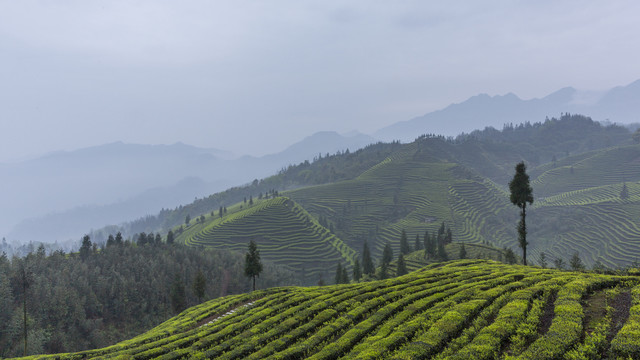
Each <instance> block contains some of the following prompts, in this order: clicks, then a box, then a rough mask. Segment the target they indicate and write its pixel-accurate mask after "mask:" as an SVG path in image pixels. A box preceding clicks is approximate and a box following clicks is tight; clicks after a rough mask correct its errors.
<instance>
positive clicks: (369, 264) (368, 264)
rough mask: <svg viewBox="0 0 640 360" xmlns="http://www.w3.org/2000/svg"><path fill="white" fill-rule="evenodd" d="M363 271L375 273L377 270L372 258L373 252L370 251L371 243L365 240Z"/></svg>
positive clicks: (367, 273)
mask: <svg viewBox="0 0 640 360" xmlns="http://www.w3.org/2000/svg"><path fill="white" fill-rule="evenodd" d="M362 271H363V272H364V273H365V274H366V275H373V274H375V272H376V268H375V266H374V265H373V260H371V252H370V251H369V244H368V243H367V241H366V240H365V242H364V247H363V249H362Z"/></svg>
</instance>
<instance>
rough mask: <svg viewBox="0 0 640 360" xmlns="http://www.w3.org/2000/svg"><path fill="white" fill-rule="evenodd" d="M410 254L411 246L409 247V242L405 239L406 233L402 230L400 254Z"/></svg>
mask: <svg viewBox="0 0 640 360" xmlns="http://www.w3.org/2000/svg"><path fill="white" fill-rule="evenodd" d="M410 252H411V246H410V245H409V240H408V239H407V232H406V231H404V229H402V233H401V234H400V253H401V254H405V255H406V254H408V253H410Z"/></svg>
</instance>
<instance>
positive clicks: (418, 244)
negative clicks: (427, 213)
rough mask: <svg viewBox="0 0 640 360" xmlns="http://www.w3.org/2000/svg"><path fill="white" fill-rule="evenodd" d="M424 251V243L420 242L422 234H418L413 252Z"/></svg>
mask: <svg viewBox="0 0 640 360" xmlns="http://www.w3.org/2000/svg"><path fill="white" fill-rule="evenodd" d="M419 250H422V241H420V234H416V241H415V243H414V244H413V251H419Z"/></svg>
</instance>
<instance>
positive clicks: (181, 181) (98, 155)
mask: <svg viewBox="0 0 640 360" xmlns="http://www.w3.org/2000/svg"><path fill="white" fill-rule="evenodd" d="M371 142H374V139H372V138H371V137H368V136H366V135H362V134H351V135H350V136H343V135H339V134H338V133H335V132H329V131H327V132H320V133H317V134H314V135H312V136H309V137H307V138H305V139H303V140H301V141H299V142H297V143H295V144H293V145H291V146H290V147H288V148H287V149H285V150H284V151H282V152H280V153H277V154H272V155H266V156H263V157H251V156H243V157H238V156H236V155H233V154H231V153H229V152H225V151H222V150H218V149H203V148H197V147H194V146H190V145H186V144H182V143H176V144H173V145H139V144H124V143H122V142H116V143H112V144H106V145H101V146H95V147H92V148H86V149H80V150H76V151H71V152H57V153H53V154H49V155H46V156H43V157H40V158H36V159H33V160H29V161H25V162H20V163H15V164H2V166H0V176H2V178H3V179H4V180H3V183H4V184H5V185H6V186H4V187H3V188H2V189H0V192H1V193H0V198H2V199H3V201H4V202H5V203H8V204H12V205H11V211H7V212H6V214H4V216H3V217H2V219H1V220H0V230H3V231H2V233H4V234H6V235H7V236H8V238H9V239H10V240H18V241H30V240H31V241H41V240H42V239H46V241H47V242H53V241H55V240H67V239H69V238H73V239H77V238H79V236H81V235H82V234H83V233H86V232H87V231H89V230H90V229H92V228H98V227H102V226H105V225H108V224H118V223H121V222H124V221H127V220H131V219H135V218H137V217H141V216H145V215H147V214H155V213H157V212H158V211H159V209H161V208H172V207H175V206H178V205H180V204H184V203H188V202H190V201H192V200H193V199H194V198H195V197H202V196H206V195H209V194H212V193H215V192H217V191H221V190H224V189H226V188H229V187H231V186H234V185H238V184H244V183H247V182H250V181H252V180H253V179H255V178H262V177H265V176H269V175H272V174H274V173H275V172H277V171H278V170H279V169H281V168H283V167H286V166H287V165H289V164H293V163H299V162H302V161H304V160H312V159H313V157H314V156H317V155H318V154H320V153H322V154H325V153H327V152H330V153H335V152H336V151H342V150H345V149H349V148H351V149H357V148H360V147H362V146H365V145H367V144H369V143H371ZM35 224H39V226H34V225H35ZM9 229H12V230H9Z"/></svg>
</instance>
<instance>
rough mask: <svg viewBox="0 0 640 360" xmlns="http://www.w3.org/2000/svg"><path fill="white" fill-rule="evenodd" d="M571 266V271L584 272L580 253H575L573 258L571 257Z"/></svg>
mask: <svg viewBox="0 0 640 360" xmlns="http://www.w3.org/2000/svg"><path fill="white" fill-rule="evenodd" d="M569 266H571V270H573V271H582V270H584V264H582V260H580V255H579V254H578V252H577V251H576V252H574V253H573V256H571V260H570V261H569Z"/></svg>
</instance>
